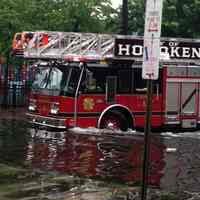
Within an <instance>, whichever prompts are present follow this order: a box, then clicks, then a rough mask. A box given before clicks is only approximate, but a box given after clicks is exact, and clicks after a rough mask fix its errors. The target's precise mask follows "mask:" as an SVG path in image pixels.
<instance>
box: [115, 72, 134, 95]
mask: <svg viewBox="0 0 200 200" xmlns="http://www.w3.org/2000/svg"><path fill="white" fill-rule="evenodd" d="M118 77H119V78H118V92H119V93H121V94H123V93H130V92H131V90H132V87H133V84H132V78H133V74H132V69H123V70H120V71H119V75H118Z"/></svg>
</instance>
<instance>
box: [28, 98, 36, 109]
mask: <svg viewBox="0 0 200 200" xmlns="http://www.w3.org/2000/svg"><path fill="white" fill-rule="evenodd" d="M36 108H37V105H36V100H34V99H31V100H30V103H29V106H28V110H30V111H36Z"/></svg>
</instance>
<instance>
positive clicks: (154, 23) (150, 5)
mask: <svg viewBox="0 0 200 200" xmlns="http://www.w3.org/2000/svg"><path fill="white" fill-rule="evenodd" d="M162 6H163V0H145V28H144V42H143V64H142V78H143V79H146V80H147V105H146V122H145V132H144V134H145V135H144V156H143V157H144V158H143V176H142V192H141V200H146V198H147V187H148V178H149V163H150V161H149V160H150V158H149V157H150V142H151V116H152V98H153V94H152V93H153V91H152V86H153V80H156V79H158V76H159V59H160V34H161V21H162Z"/></svg>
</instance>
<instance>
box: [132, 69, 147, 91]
mask: <svg viewBox="0 0 200 200" xmlns="http://www.w3.org/2000/svg"><path fill="white" fill-rule="evenodd" d="M133 86H134V91H133V92H134V93H135V94H145V93H146V92H147V86H146V80H144V79H142V68H134V77H133Z"/></svg>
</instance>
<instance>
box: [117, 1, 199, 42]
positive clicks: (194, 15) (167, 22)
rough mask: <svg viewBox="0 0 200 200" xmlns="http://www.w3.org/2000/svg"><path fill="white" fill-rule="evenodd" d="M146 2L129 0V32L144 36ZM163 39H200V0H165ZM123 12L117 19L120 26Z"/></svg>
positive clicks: (119, 13)
mask: <svg viewBox="0 0 200 200" xmlns="http://www.w3.org/2000/svg"><path fill="white" fill-rule="evenodd" d="M144 2H145V0H142V1H141V0H128V27H129V28H128V32H129V34H136V35H141V36H142V35H143V33H144V18H145V5H144ZM163 2H164V3H163V18H162V33H161V35H162V37H188V38H198V37H199V35H200V24H199V21H200V15H199V13H200V1H199V0H163ZM119 9H120V10H121V9H122V8H121V7H120V8H119ZM120 20H121V11H120V12H118V16H117V17H116V18H115V21H116V25H117V24H118V25H119V24H120Z"/></svg>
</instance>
